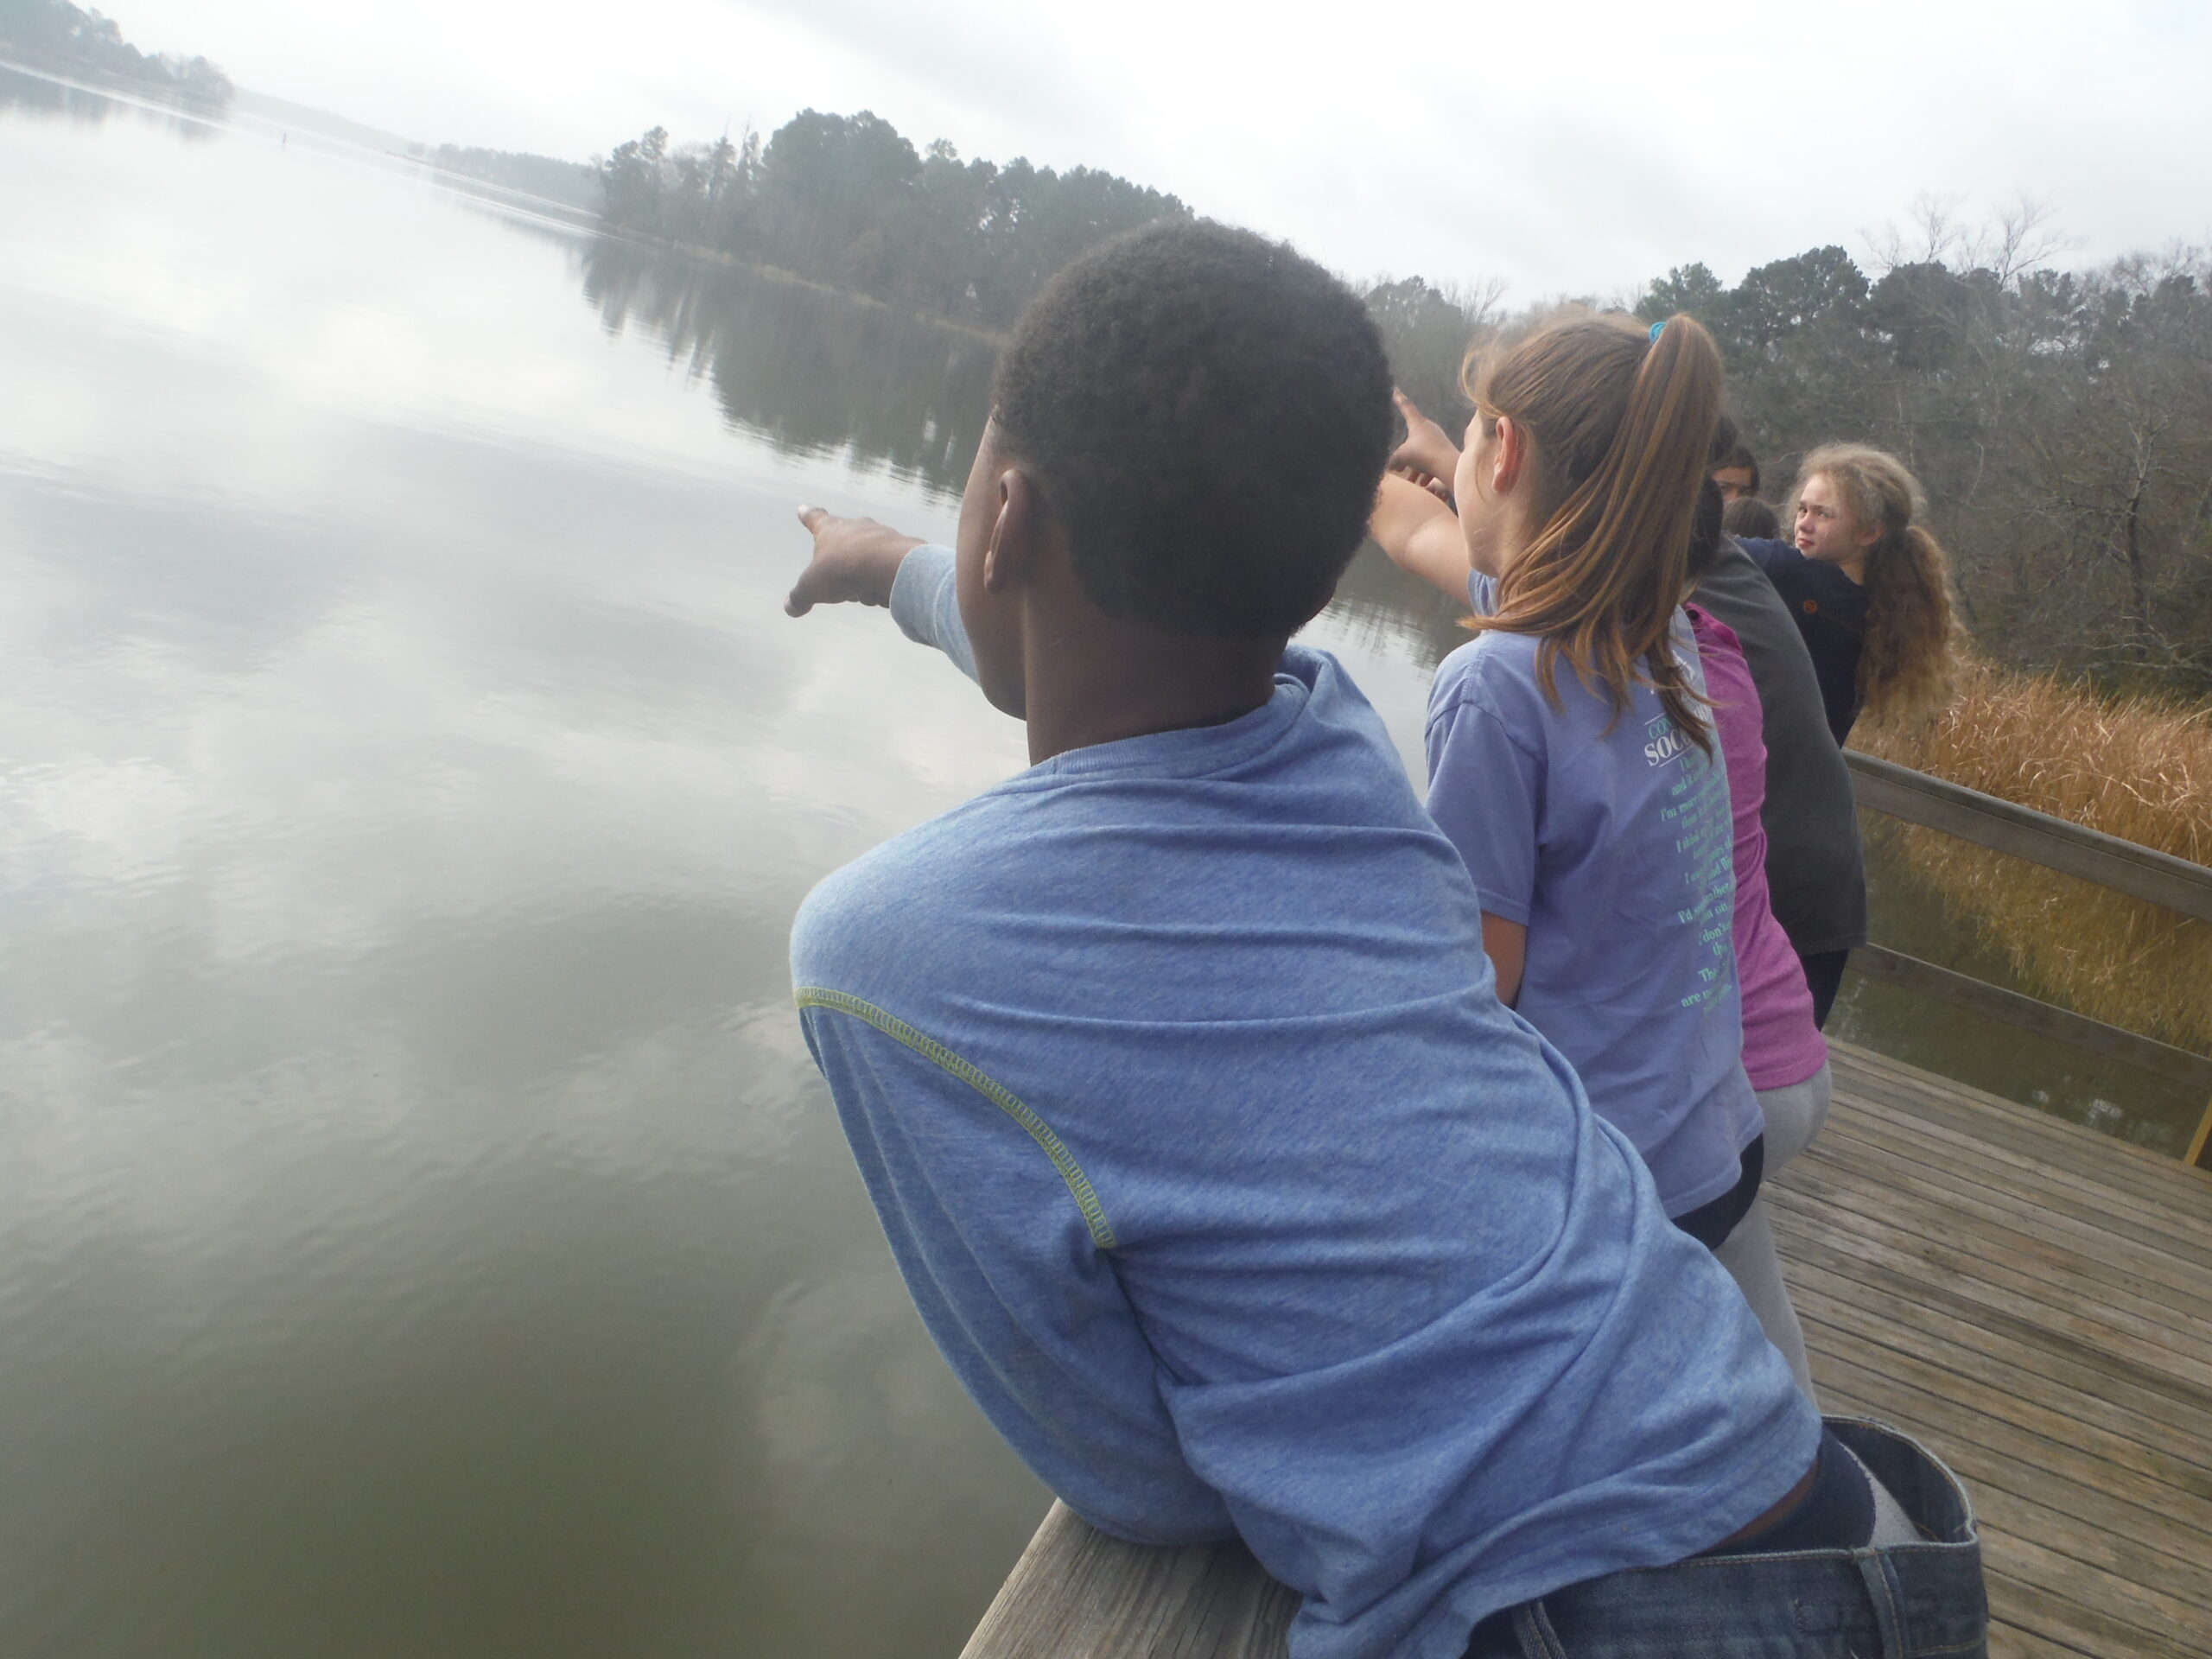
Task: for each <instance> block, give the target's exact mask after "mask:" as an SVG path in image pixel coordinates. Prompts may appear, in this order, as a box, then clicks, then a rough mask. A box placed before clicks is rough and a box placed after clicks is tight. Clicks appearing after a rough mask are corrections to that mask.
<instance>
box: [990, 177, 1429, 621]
mask: <svg viewBox="0 0 2212 1659" xmlns="http://www.w3.org/2000/svg"><path fill="white" fill-rule="evenodd" d="M995 400H996V409H995V415H996V417H997V420H998V424H999V433H1000V442H1001V443H1002V444H1003V446H1004V447H1005V448H1006V450H1007V453H1008V454H1010V455H1011V456H1013V457H1014V458H1015V459H1017V460H1019V461H1023V462H1025V463H1027V465H1028V466H1029V467H1033V469H1034V473H1035V479H1036V483H1037V485H1038V487H1039V489H1040V490H1041V491H1042V493H1043V494H1044V497H1045V499H1046V502H1047V503H1048V504H1049V505H1050V506H1051V507H1052V511H1053V512H1054V513H1056V514H1057V515H1058V518H1059V521H1060V524H1061V525H1062V527H1063V528H1064V529H1065V531H1066V532H1067V537H1068V546H1069V552H1070V556H1071V559H1072V560H1073V562H1074V564H1075V570H1076V577H1077V581H1079V582H1081V583H1082V584H1083V588H1084V592H1085V593H1086V594H1089V595H1090V599H1091V601H1092V602H1093V603H1095V604H1096V605H1097V607H1099V608H1100V609H1101V610H1103V611H1104V612H1105V613H1107V614H1108V615H1109V616H1115V617H1120V618H1123V619H1126V620H1132V621H1139V622H1143V623H1147V624H1149V625H1151V626H1156V627H1159V628H1161V629H1164V630H1166V631H1167V632H1175V633H1184V634H1191V635H1196V636H1199V637H1207V638H1226V639H1265V638H1268V637H1271V636H1274V635H1278V634H1288V633H1292V632H1295V631H1296V630H1297V629H1299V628H1300V627H1301V626H1304V625H1305V624H1306V621H1307V620H1309V619H1311V618H1312V617H1313V614H1314V613H1316V612H1317V611H1319V609H1320V608H1321V607H1322V606H1324V605H1325V604H1327V603H1328V601H1329V596H1330V594H1332V592H1333V591H1334V589H1335V588H1336V583H1337V579H1338V577H1339V576H1341V575H1343V574H1344V567H1345V566H1346V565H1347V564H1349V563H1351V556H1352V555H1353V554H1354V553H1355V552H1357V550H1358V549H1359V544H1360V541H1361V538H1362V537H1363V535H1364V534H1365V531H1366V526H1367V519H1368V515H1369V512H1370V510H1371V509H1372V507H1373V505H1374V500H1375V490H1376V484H1377V482H1378V481H1379V480H1381V478H1382V475H1383V464H1384V463H1385V462H1386V461H1388V460H1389V454H1390V443H1391V437H1392V431H1393V428H1392V421H1393V415H1392V410H1391V404H1390V366H1389V359H1388V358H1387V357H1385V356H1384V354H1383V339H1382V335H1381V334H1379V333H1378V332H1377V331H1376V327H1375V324H1374V321H1373V320H1372V319H1370V317H1369V315H1367V309H1366V308H1365V307H1364V306H1363V305H1362V304H1361V303H1360V302H1359V300H1358V298H1357V296H1354V295H1353V293H1352V292H1351V289H1348V288H1346V287H1345V286H1344V284H1343V283H1340V282H1338V280H1337V279H1336V278H1335V277H1332V276H1331V275H1330V274H1329V273H1328V272H1327V271H1325V270H1322V269H1321V267H1320V266H1319V265H1317V264H1314V263H1313V261H1312V260H1310V259H1308V258H1306V257H1305V256H1304V255H1302V254H1300V253H1299V252H1298V251H1296V250H1295V249H1294V248H1292V247H1291V246H1290V245H1288V244H1287V243H1281V242H1270V241H1268V240H1267V239H1266V238H1263V237H1259V236H1255V235H1254V234H1252V233H1251V232H1249V231H1239V230H1232V229H1230V227H1229V226H1224V225H1217V224H1213V223H1211V222H1209V221H1206V220H1191V219H1164V220H1160V221H1157V222H1155V223H1154V224H1152V225H1148V226H1143V227H1142V228H1141V229H1139V230H1135V231H1132V232H1129V233H1128V234H1127V235H1124V236H1120V237H1116V238H1113V239H1112V240H1111V241H1109V242H1105V243H1103V244H1101V245H1099V246H1097V247H1095V248H1093V249H1091V250H1090V251H1089V252H1087V253H1085V254H1084V255H1083V256H1082V257H1080V258H1078V259H1077V260H1076V261H1075V262H1074V263H1073V264H1071V265H1069V266H1068V267H1067V269H1066V270H1063V271H1061V272H1060V274H1059V275H1058V276H1057V277H1054V278H1053V279H1052V282H1051V283H1049V284H1047V286H1046V289H1045V290H1044V292H1043V293H1041V294H1039V296H1038V297H1037V299H1036V300H1035V302H1033V303H1032V304H1031V306H1030V307H1029V308H1028V310H1027V311H1026V312H1025V313H1024V314H1023V315H1022V318H1021V321H1020V323H1019V324H1018V325H1017V326H1016V327H1015V329H1014V340H1013V341H1012V343H1011V344H1010V345H1009V346H1007V351H1006V355H1005V356H1004V358H1002V359H1001V360H1000V364H999V371H998V380H997V385H996V386H995Z"/></svg>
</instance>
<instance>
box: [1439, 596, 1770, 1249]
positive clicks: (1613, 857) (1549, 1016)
mask: <svg viewBox="0 0 2212 1659" xmlns="http://www.w3.org/2000/svg"><path fill="white" fill-rule="evenodd" d="M1468 598H1469V600H1470V601H1471V602H1472V604H1473V605H1474V607H1475V611H1476V613H1477V614H1478V615H1483V616H1487V615H1490V614H1491V613H1492V611H1493V610H1494V609H1495V607H1496V603H1497V584H1496V582H1493V581H1492V580H1491V578H1490V577H1488V576H1484V575H1475V576H1474V577H1473V578H1471V581H1470V582H1469V583H1468ZM1675 634H1676V639H1675V660H1676V661H1678V662H1680V663H1681V664H1683V665H1684V667H1685V668H1686V669H1687V670H1688V672H1689V674H1690V676H1691V677H1692V679H1693V680H1694V682H1695V683H1696V684H1697V686H1698V688H1699V690H1700V692H1701V691H1702V690H1703V689H1704V680H1703V677H1702V673H1701V671H1700V669H1699V666H1698V656H1697V645H1696V643H1695V641H1694V639H1692V637H1691V634H1690V629H1689V621H1688V618H1687V617H1686V616H1684V615H1683V614H1682V613H1681V612H1680V611H1677V612H1676V613H1675ZM1539 643H1540V642H1539V641H1538V640H1537V639H1535V637H1534V636H1532V635H1529V634H1524V633H1505V632H1484V633H1481V634H1478V635H1477V636H1476V637H1475V639H1472V640H1471V641H1470V642H1469V643H1468V644H1466V645H1462V646H1460V647H1459V650H1457V651H1455V652H1452V654H1451V655H1450V656H1449V657H1446V658H1445V659H1444V661H1443V664H1441V665H1440V667H1439V668H1438V669H1437V671H1436V679H1435V682H1434V683H1433V684H1432V686H1431V687H1430V689H1429V697H1428V727H1427V747H1428V810H1429V811H1430V812H1431V814H1433V816H1434V817H1435V819H1436V822H1437V823H1438V824H1439V825H1440V826H1441V827H1442V829H1443V830H1444V833H1445V834H1446V835H1447V836H1450V837H1451V838H1452V845H1454V846H1455V847H1457V848H1458V849H1459V855H1460V856H1461V857H1462V858H1464V859H1465V861H1466V863H1467V869H1468V871H1469V873H1470V874H1472V875H1473V877H1474V878H1475V891H1476V892H1477V893H1478V894H1479V895H1480V897H1481V901H1482V907H1483V909H1484V910H1485V911H1487V912H1490V913H1491V915H1494V916H1500V917H1503V918H1505V919H1506V920H1508V921H1513V922H1519V923H1521V924H1522V925H1523V926H1525V927H1526V928H1527V929H1528V930H1529V946H1528V960H1527V965H1526V966H1525V967H1524V969H1522V979H1521V992H1520V995H1519V996H1518V998H1517V999H1516V1001H1515V1004H1514V1006H1515V1007H1516V1008H1517V1009H1518V1010H1519V1012H1520V1014H1521V1015H1522V1018H1524V1019H1526V1020H1528V1021H1529V1024H1530V1025H1532V1026H1534V1027H1535V1028H1536V1029H1537V1030H1538V1031H1540V1032H1541V1033H1543V1034H1544V1035H1545V1036H1546V1037H1547V1038H1548V1039H1550V1040H1551V1041H1552V1043H1553V1044H1554V1046H1557V1047H1558V1049H1559V1050H1560V1052H1561V1053H1563V1054H1565V1055H1566V1056H1567V1060H1568V1062H1569V1063H1570V1064H1571V1065H1573V1067H1574V1070H1575V1071H1576V1073H1577V1074H1578V1075H1579V1076H1580V1077H1581V1079H1582V1086H1583V1087H1584V1088H1585V1089H1586V1090H1588V1091H1589V1096H1590V1103H1591V1104H1592V1106H1594V1107H1596V1108H1597V1109H1598V1113H1599V1116H1602V1117H1604V1118H1605V1120H1606V1121H1607V1122H1610V1123H1611V1124H1612V1125H1613V1126H1614V1127H1615V1128H1618V1129H1619V1130H1621V1131H1622V1132H1623V1133H1624V1134H1625V1135H1627V1136H1628V1138H1629V1139H1630V1141H1634V1142H1635V1143H1636V1147H1637V1150H1638V1151H1639V1152H1641V1153H1642V1154H1643V1159H1644V1161H1645V1162H1646V1163H1647V1164H1649V1166H1651V1173H1652V1175H1653V1176H1654V1178H1656V1180H1657V1181H1658V1184H1659V1195H1660V1197H1661V1198H1662V1200H1663V1201H1664V1203H1665V1205H1666V1207H1667V1213H1668V1214H1669V1215H1675V1216H1679V1215H1681V1214H1682V1213H1684V1212H1685V1211H1689V1210H1694V1209H1695V1208H1696V1207H1697V1206H1698V1205H1701V1204H1707V1203H1709V1202H1711V1201H1712V1200H1713V1199H1714V1198H1719V1197H1720V1196H1721V1194H1723V1193H1724V1192H1727V1191H1728V1189H1729V1188H1730V1187H1732V1186H1733V1185H1735V1184H1736V1182H1737V1180H1738V1177H1739V1175H1740V1174H1741V1154H1742V1152H1743V1149H1744V1148H1745V1147H1747V1146H1749V1145H1750V1144H1751V1141H1752V1139H1753V1138H1754V1137H1755V1136H1757V1135H1758V1134H1759V1132H1760V1130H1761V1128H1762V1127H1763V1124H1762V1122H1761V1120H1760V1116H1759V1107H1758V1099H1757V1098H1756V1096H1753V1094H1752V1093H1751V1080H1750V1079H1749V1078H1748V1077H1745V1075H1744V1066H1743V1050H1744V1022H1743V1010H1742V1007H1741V1005H1740V1003H1739V1002H1738V995H1737V987H1736V969H1735V952H1734V949H1733V947H1732V944H1731V943H1730V937H1729V935H1730V928H1731V925H1732V919H1733V917H1734V914H1735V892H1736V878H1735V871H1734V867H1733V864H1732V849H1733V830H1732V823H1731V819H1730V816H1729V804H1728V779H1727V775H1726V772H1724V771H1723V770H1722V768H1721V762H1720V758H1719V752H1718V750H1717V749H1716V750H1715V752H1714V753H1713V754H1712V755H1710V756H1708V755H1707V754H1706V753H1704V752H1703V751H1701V750H1700V749H1699V748H1698V747H1697V746H1696V745H1695V744H1694V743H1692V742H1690V741H1688V739H1687V738H1686V737H1685V736H1684V734H1682V733H1681V732H1680V731H1678V730H1676V729H1675V724H1674V722H1673V721H1671V720H1669V718H1668V716H1667V712H1666V710H1665V709H1664V708H1663V707H1662V706H1661V704H1660V702H1659V697H1658V694H1657V693H1656V692H1655V691H1653V690H1651V689H1650V688H1649V687H1648V686H1637V687H1636V688H1634V690H1633V694H1632V695H1631V696H1630V701H1629V706H1628V708H1627V709H1625V710H1623V711H1621V712H1620V713H1619V714H1618V715H1616V714H1615V712H1614V709H1613V707H1612V704H1611V702H1610V701H1609V700H1608V699H1607V697H1606V696H1605V695H1604V693H1603V692H1602V691H1600V690H1592V688H1591V687H1589V686H1587V685H1586V684H1584V683H1582V681H1581V679H1580V677H1578V676H1577V675H1576V673H1575V671H1574V669H1573V665H1572V664H1568V663H1567V662H1566V661H1564V660H1563V659H1562V660H1561V661H1560V664H1559V668H1558V672H1557V674H1556V676H1555V687H1556V690H1557V692H1558V696H1559V702H1558V705H1557V706H1556V707H1554V704H1553V703H1552V702H1551V701H1550V699H1548V698H1547V697H1546V696H1545V695H1544V691H1543V688H1542V686H1541V684H1540V683H1538V680H1537V677H1536V653H1537V649H1538V645H1539Z"/></svg>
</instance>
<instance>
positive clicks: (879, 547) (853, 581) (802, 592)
mask: <svg viewBox="0 0 2212 1659" xmlns="http://www.w3.org/2000/svg"><path fill="white" fill-rule="evenodd" d="M798 521H799V523H800V524H804V525H805V526H806V529H807V531H808V533H809V534H810V535H811V536H812V537H814V557H813V559H812V560H811V561H810V562H809V563H808V565H807V567H806V569H804V570H803V571H801V572H800V573H799V578H798V582H796V583H794V584H793V585H792V588H791V597H790V598H788V599H786V600H785V601H784V611H785V614H787V615H791V616H804V615H805V614H806V613H808V612H809V611H810V610H812V609H813V608H814V607H816V606H817V605H836V604H841V603H842V604H860V605H888V604H890V603H891V584H892V583H893V582H895V581H897V580H898V578H899V562H900V561H901V560H903V559H904V558H905V557H906V555H907V553H908V551H909V550H912V549H913V548H917V547H919V546H920V545H921V544H922V541H921V537H918V536H902V535H900V534H899V531H895V530H893V529H892V528H891V527H890V526H889V525H887V524H878V523H876V522H875V520H874V519H873V518H838V517H837V516H836V514H835V513H832V512H829V511H828V510H826V509H824V508H822V507H805V506H803V507H801V508H800V509H799V510H798Z"/></svg>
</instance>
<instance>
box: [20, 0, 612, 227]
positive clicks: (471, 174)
mask: <svg viewBox="0 0 2212 1659" xmlns="http://www.w3.org/2000/svg"><path fill="white" fill-rule="evenodd" d="M0 3H4V0H0ZM408 154H410V156H415V157H416V158H417V159H419V160H421V161H424V162H429V164H430V165H431V166H433V167H435V168H442V169H443V170H444V171H446V172H448V173H457V174H459V175H461V177H463V178H467V179H479V180H481V181H483V182H485V183H486V184H493V185H498V186H499V187H500V188H503V189H507V190H519V191H521V192H522V193H523V194H524V195H531V196H540V197H543V199H544V200H547V201H556V202H559V203H560V204H561V205H562V206H563V207H575V208H581V209H582V210H583V211H585V212H587V213H597V212H598V211H599V208H600V203H601V200H602V197H601V193H600V188H599V172H598V169H597V168H593V167H588V166H587V165H585V164H584V163H583V162H564V161H562V160H560V159H558V158H557V157H555V156H533V155H531V154H530V153H529V152H528V151H526V150H517V149H477V148H475V147H474V146H473V145H467V144H440V145H438V146H437V147H436V148H435V149H431V148H430V147H429V146H428V145H424V144H416V145H413V146H411V147H410V149H409V151H408Z"/></svg>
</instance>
